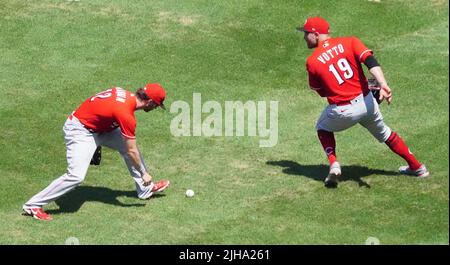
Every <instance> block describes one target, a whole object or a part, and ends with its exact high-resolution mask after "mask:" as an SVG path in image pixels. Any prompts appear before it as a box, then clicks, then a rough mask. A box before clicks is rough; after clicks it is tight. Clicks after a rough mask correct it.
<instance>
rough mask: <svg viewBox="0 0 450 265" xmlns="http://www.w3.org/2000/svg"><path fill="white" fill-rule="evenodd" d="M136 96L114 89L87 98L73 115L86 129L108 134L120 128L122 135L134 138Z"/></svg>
mask: <svg viewBox="0 0 450 265" xmlns="http://www.w3.org/2000/svg"><path fill="white" fill-rule="evenodd" d="M135 109H136V96H135V95H134V94H132V93H131V92H130V91H126V90H124V89H122V88H120V87H114V88H111V89H108V90H105V91H103V92H100V93H98V94H97V95H95V96H92V97H90V98H88V99H87V100H86V101H84V102H83V104H81V106H80V107H78V109H77V110H76V111H75V112H74V113H73V115H74V116H75V117H77V118H78V120H80V122H81V123H82V124H83V125H84V126H85V127H86V128H88V129H90V130H92V131H94V132H96V133H102V132H109V131H112V130H114V129H115V128H117V127H120V130H121V131H122V135H123V136H124V137H126V138H129V139H134V138H136V135H135V131H136V118H135V117H134V111H135Z"/></svg>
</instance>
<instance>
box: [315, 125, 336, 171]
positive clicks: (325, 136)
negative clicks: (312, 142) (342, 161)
mask: <svg viewBox="0 0 450 265" xmlns="http://www.w3.org/2000/svg"><path fill="white" fill-rule="evenodd" d="M317 135H318V136H319V140H320V143H321V144H322V147H323V150H324V151H325V154H326V155H327V157H328V161H330V165H331V164H333V163H334V162H335V161H336V141H335V140H334V133H332V132H327V131H324V130H318V131H317Z"/></svg>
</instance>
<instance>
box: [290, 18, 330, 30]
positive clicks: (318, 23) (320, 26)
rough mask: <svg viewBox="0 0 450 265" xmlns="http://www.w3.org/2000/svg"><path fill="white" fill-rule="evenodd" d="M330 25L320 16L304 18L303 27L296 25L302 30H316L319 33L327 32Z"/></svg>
mask: <svg viewBox="0 0 450 265" xmlns="http://www.w3.org/2000/svg"><path fill="white" fill-rule="evenodd" d="M329 29H330V25H328V22H327V21H326V20H325V19H323V18H321V17H309V18H308V19H306V21H305V24H304V25H303V27H298V28H297V30H299V31H304V32H317V33H319V34H328V32H329Z"/></svg>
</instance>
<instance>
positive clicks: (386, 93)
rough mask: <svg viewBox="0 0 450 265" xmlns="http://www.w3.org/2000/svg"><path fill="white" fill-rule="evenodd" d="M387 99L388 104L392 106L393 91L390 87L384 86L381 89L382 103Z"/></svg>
mask: <svg viewBox="0 0 450 265" xmlns="http://www.w3.org/2000/svg"><path fill="white" fill-rule="evenodd" d="M384 99H386V101H387V103H388V104H391V101H392V91H391V88H390V87H389V86H388V85H384V86H381V87H380V102H382V101H383V100H384Z"/></svg>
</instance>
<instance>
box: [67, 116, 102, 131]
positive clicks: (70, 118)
mask: <svg viewBox="0 0 450 265" xmlns="http://www.w3.org/2000/svg"><path fill="white" fill-rule="evenodd" d="M73 118H75V119H77V121H78V122H79V123H80V124H81V125H83V127H84V128H85V129H86V130H88V131H89V132H91V133H97V132H96V131H94V130H93V129H91V128H89V127H87V126H86V125H84V124H83V123H82V122H81V121H80V120H78V118H77V117H75V115H73V114H70V116H69V120H72V119H73Z"/></svg>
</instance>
